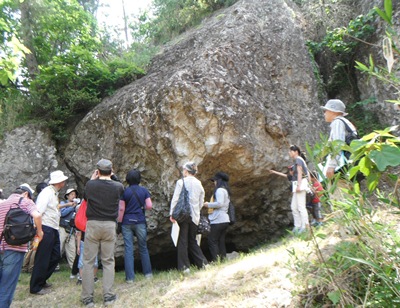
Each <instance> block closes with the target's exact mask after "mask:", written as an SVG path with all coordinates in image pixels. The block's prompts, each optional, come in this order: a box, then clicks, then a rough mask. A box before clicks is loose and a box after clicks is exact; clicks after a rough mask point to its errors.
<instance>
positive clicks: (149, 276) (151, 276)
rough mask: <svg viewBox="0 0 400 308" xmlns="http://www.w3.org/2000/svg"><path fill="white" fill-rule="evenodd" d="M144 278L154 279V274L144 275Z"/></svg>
mask: <svg viewBox="0 0 400 308" xmlns="http://www.w3.org/2000/svg"><path fill="white" fill-rule="evenodd" d="M144 278H146V279H153V274H146V275H144Z"/></svg>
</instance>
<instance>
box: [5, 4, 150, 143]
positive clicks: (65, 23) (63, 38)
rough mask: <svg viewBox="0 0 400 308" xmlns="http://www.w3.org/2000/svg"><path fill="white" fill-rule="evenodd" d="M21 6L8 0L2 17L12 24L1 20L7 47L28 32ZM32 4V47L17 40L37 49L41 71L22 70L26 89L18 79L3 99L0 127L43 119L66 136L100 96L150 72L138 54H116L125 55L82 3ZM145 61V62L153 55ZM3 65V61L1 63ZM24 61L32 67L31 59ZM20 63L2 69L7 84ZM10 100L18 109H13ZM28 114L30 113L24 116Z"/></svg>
mask: <svg viewBox="0 0 400 308" xmlns="http://www.w3.org/2000/svg"><path fill="white" fill-rule="evenodd" d="M16 4H18V2H17V1H7V3H6V2H5V3H3V6H2V15H0V20H7V24H6V25H7V26H8V27H5V26H4V23H2V22H0V27H2V30H3V32H1V33H3V36H2V37H3V38H4V39H3V43H2V45H5V46H11V45H10V42H13V41H12V40H11V39H8V38H9V37H13V36H20V35H22V32H23V31H22V27H21V25H22V24H23V21H22V20H19V19H18V17H19V15H21V16H22V14H18V12H19V11H18V6H16ZM29 4H30V6H29V10H30V11H29V14H30V16H31V19H30V29H29V30H30V35H32V41H31V45H30V48H31V50H30V51H28V50H27V49H26V48H24V47H23V46H22V45H18V44H14V49H15V46H17V47H19V46H20V49H21V50H23V51H24V52H25V53H28V52H33V55H34V57H35V60H36V61H37V65H38V67H37V69H38V70H37V71H38V73H37V74H34V75H32V74H30V72H29V70H27V69H22V70H21V71H20V74H21V79H20V80H22V83H23V87H21V84H20V83H18V84H16V85H15V86H14V87H13V89H10V90H9V91H8V92H9V93H8V94H7V95H5V96H3V97H1V98H0V99H1V100H0V108H1V110H2V111H3V112H4V114H2V115H1V117H0V119H1V124H2V125H1V126H2V127H3V129H11V128H13V127H12V123H13V125H20V124H23V123H24V121H27V120H29V121H37V120H39V121H41V122H44V123H46V125H48V127H50V128H51V130H52V131H53V137H54V138H55V139H56V140H64V139H65V138H67V136H68V131H67V129H66V128H67V127H68V126H69V127H70V128H71V124H73V123H77V121H76V120H77V119H79V117H82V116H83V115H84V114H85V113H87V112H88V111H89V110H90V109H91V108H93V107H94V106H95V105H96V104H98V103H99V102H100V101H101V99H103V98H105V97H106V96H109V95H111V94H112V93H113V92H114V91H115V90H116V89H118V88H121V87H123V86H124V85H126V84H129V83H130V82H132V81H134V80H136V79H137V78H139V77H141V76H143V75H144V73H145V72H144V69H142V68H141V67H139V65H138V64H137V62H135V61H136V60H137V59H138V57H137V54H136V53H135V52H131V53H129V54H122V56H115V54H121V52H120V50H118V49H117V45H116V44H114V43H113V42H112V41H110V40H108V41H105V40H106V39H109V36H108V35H107V33H101V32H100V31H99V30H98V28H97V24H96V21H95V19H94V17H93V15H92V14H91V13H89V12H88V11H85V10H84V9H83V7H82V6H81V5H80V4H79V3H78V1H65V0H52V1H50V0H44V1H31V2H29ZM21 9H23V8H21ZM1 17H3V19H1ZM6 17H7V18H6ZM4 33H6V34H4ZM24 35H26V33H24ZM10 48H11V47H10ZM149 54H150V53H149ZM11 59H12V58H11V57H10V56H9V57H8V62H7V63H11ZM140 60H141V62H140V64H141V65H142V64H143V66H144V65H145V64H146V63H148V61H149V56H148V55H147V56H146V57H144V58H141V59H140ZM2 63H4V61H3V62H2V61H1V59H0V66H2ZM23 65H24V66H25V67H28V64H27V63H23ZM17 67H18V66H17V65H14V67H12V68H10V69H8V70H3V71H2V73H1V74H0V79H1V80H3V83H4V80H5V77H4V76H7V78H9V79H11V76H10V74H13V73H14V72H16V70H17ZM18 87H19V88H21V89H24V90H25V91H26V93H25V92H24V91H22V90H18ZM15 91H17V92H19V95H16V94H15ZM11 92H12V93H13V94H12V95H11V94H10V93H11ZM10 102H13V103H14V104H15V105H16V108H10ZM13 112H16V113H15V114H12V113H13ZM27 113H28V114H30V117H25V116H23V115H25V114H27ZM17 119H18V120H17Z"/></svg>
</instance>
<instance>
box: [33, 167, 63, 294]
mask: <svg viewBox="0 0 400 308" xmlns="http://www.w3.org/2000/svg"><path fill="white" fill-rule="evenodd" d="M67 179H68V177H67V176H65V175H64V173H63V172H62V171H61V170H57V171H54V172H52V173H51V174H50V181H49V186H47V187H46V188H44V189H43V190H42V191H41V192H40V194H39V195H38V197H37V199H36V205H37V208H38V210H39V212H40V213H41V214H42V224H43V232H44V236H43V240H42V241H41V242H40V244H39V247H38V249H37V251H36V257H35V265H34V266H33V271H32V276H31V281H30V292H31V294H37V295H43V294H47V293H49V289H48V288H49V287H50V286H51V285H50V284H48V283H47V279H49V278H50V276H51V275H52V274H53V272H54V270H55V268H56V267H57V264H58V262H59V261H60V258H61V254H60V236H59V233H58V229H59V224H60V212H59V200H58V193H59V191H60V190H61V189H62V188H63V187H64V186H65V183H66V181H67Z"/></svg>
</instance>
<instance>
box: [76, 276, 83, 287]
mask: <svg viewBox="0 0 400 308" xmlns="http://www.w3.org/2000/svg"><path fill="white" fill-rule="evenodd" d="M81 284H82V278H78V280H77V281H76V285H77V286H79V285H81Z"/></svg>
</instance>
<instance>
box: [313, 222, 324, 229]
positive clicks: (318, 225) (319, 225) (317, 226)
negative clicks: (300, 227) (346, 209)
mask: <svg viewBox="0 0 400 308" xmlns="http://www.w3.org/2000/svg"><path fill="white" fill-rule="evenodd" d="M323 224H324V223H323V222H322V221H319V222H317V223H316V224H315V227H316V228H319V227H322V225H323Z"/></svg>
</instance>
